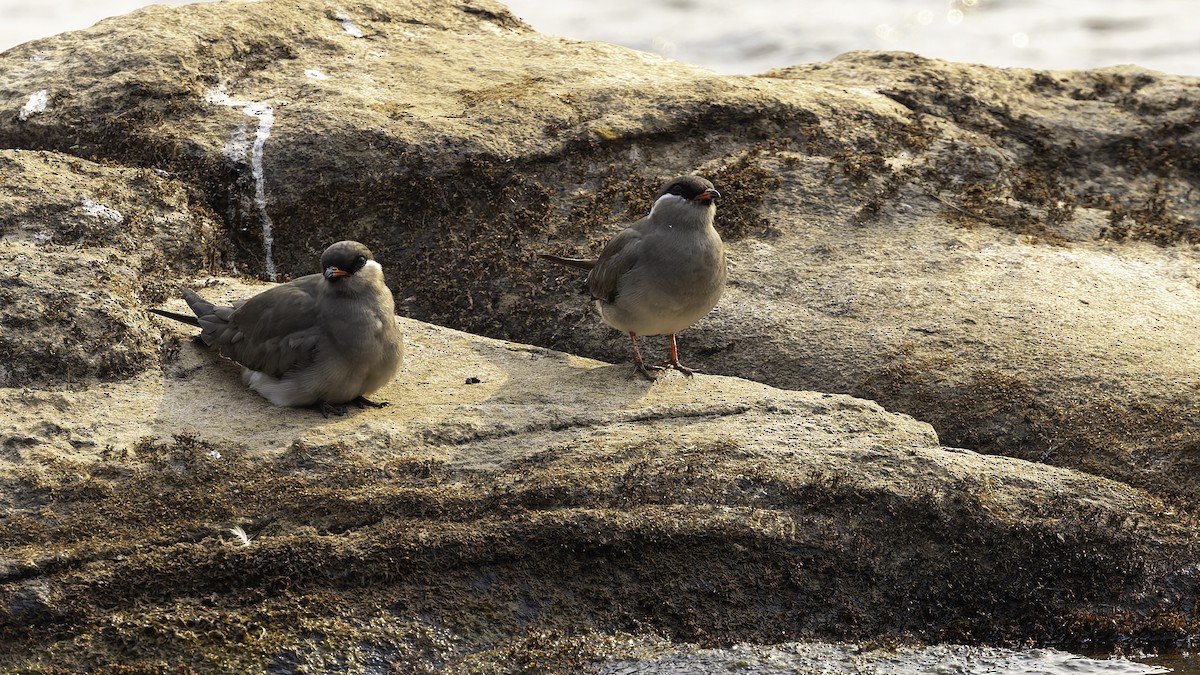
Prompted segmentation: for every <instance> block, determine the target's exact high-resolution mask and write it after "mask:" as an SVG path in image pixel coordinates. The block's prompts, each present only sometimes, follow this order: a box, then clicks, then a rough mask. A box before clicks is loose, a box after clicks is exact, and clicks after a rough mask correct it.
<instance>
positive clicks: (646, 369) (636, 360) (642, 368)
mask: <svg viewBox="0 0 1200 675" xmlns="http://www.w3.org/2000/svg"><path fill="white" fill-rule="evenodd" d="M629 341H630V342H632V343H633V365H635V366H637V371H638V372H639V373H641V374H642V377H644V378H646V379H647V380H650V381H651V382H653V381H655V380H657V379H658V378H657V377H655V376H654V375H651V374H650V371H651V370H662V366H647V365H646V364H645V363H644V362H643V361H642V352H640V351H638V346H637V335H636V334H634V333H633V332H630V333H629Z"/></svg>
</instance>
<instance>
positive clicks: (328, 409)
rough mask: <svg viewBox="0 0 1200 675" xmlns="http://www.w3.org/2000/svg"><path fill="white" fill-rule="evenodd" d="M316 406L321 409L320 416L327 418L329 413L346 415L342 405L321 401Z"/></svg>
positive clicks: (344, 407)
mask: <svg viewBox="0 0 1200 675" xmlns="http://www.w3.org/2000/svg"><path fill="white" fill-rule="evenodd" d="M316 408H317V410H320V411H321V417H325V418H328V417H329V416H330V415H336V416H337V417H344V416H345V415H346V406H344V405H330V404H328V403H325V402H324V401H322V402H321V403H317V404H316Z"/></svg>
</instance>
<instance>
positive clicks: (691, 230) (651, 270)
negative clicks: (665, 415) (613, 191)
mask: <svg viewBox="0 0 1200 675" xmlns="http://www.w3.org/2000/svg"><path fill="white" fill-rule="evenodd" d="M720 196H721V193H720V192H718V191H717V190H716V189H715V188H714V187H713V184H712V183H710V182H709V181H708V180H707V179H705V178H701V177H700V176H681V177H679V178H675V179H673V180H671V181H669V182H668V183H667V184H666V185H664V186H663V188H662V190H661V191H660V192H659V194H658V198H657V199H656V200H655V202H654V206H653V207H651V209H650V214H649V215H648V216H646V217H645V218H642V219H641V220H639V221H637V222H636V223H633V224H632V225H630V226H629V227H627V228H626V229H624V230H622V231H621V232H619V233H617V234H616V236H614V237H613V238H612V239H610V240H609V242H608V243H607V244H606V245H605V246H604V248H603V249H602V250H601V251H600V255H599V257H597V258H565V257H562V256H557V255H550V254H545V253H543V254H541V255H540V256H539V257H540V258H542V259H543V260H548V261H551V262H554V263H557V264H560V265H566V266H568V267H572V268H575V269H578V270H583V271H586V272H587V273H588V276H587V290H588V292H589V293H590V294H591V296H592V298H593V300H594V301H595V306H596V308H597V309H598V310H599V313H600V318H601V320H603V321H604V323H606V324H608V325H609V326H612V327H613V328H616V329H617V330H621V331H624V332H626V333H628V334H629V340H630V342H631V344H632V345H633V363H634V365H635V367H636V369H637V372H638V373H640V374H641V375H642V376H643V377H645V378H646V379H648V380H650V381H654V380H655V379H656V377H655V375H654V374H652V372H651V371H656V372H657V371H661V370H664V369H665V368H671V369H674V370H677V371H679V372H681V373H683V374H684V375H686V376H688V377H691V376H692V373H693V372H694V371H692V370H691V369H690V368H687V367H685V366H684V365H683V364H682V363H680V362H679V348H678V346H677V344H676V341H675V335H676V333H678V332H679V331H681V330H683V329H684V328H687V327H688V326H691V325H692V324H694V323H696V322H697V321H699V320H700V319H701V318H702V317H704V316H705V315H706V314H708V313H709V312H710V311H711V310H712V308H713V307H715V306H716V304H717V302H718V301H719V300H720V299H721V295H722V294H723V293H724V292H725V280H726V278H727V276H728V269H727V266H726V263H725V245H724V243H722V241H721V235H720V234H718V233H717V230H716V228H714V227H713V220H714V218H715V216H716V211H717V208H716V204H715V202H714V200H715V199H717V198H718V197H720ZM639 335H642V336H652V335H667V336H670V344H671V358H670V359H668V360H666V361H664V362H663V364H662V365H661V366H648V365H646V363H645V362H644V361H643V360H642V354H641V351H640V350H639V349H638V342H637V338H638V336H639Z"/></svg>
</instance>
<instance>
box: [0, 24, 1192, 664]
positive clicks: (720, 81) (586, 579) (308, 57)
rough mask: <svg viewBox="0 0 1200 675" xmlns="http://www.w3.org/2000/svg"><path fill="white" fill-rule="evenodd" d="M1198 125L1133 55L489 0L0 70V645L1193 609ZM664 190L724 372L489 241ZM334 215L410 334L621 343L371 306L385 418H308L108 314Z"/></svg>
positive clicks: (833, 630) (306, 647) (66, 43)
mask: <svg viewBox="0 0 1200 675" xmlns="http://www.w3.org/2000/svg"><path fill="white" fill-rule="evenodd" d="M43 92H44V93H43ZM1198 109H1200V82H1198V81H1197V80H1195V79H1191V78H1180V77H1171V76H1167V75H1163V74H1161V73H1153V72H1149V71H1143V70H1139V69H1137V68H1133V67H1126V68H1115V69H1107V70H1100V71H1089V72H1033V71H1026V70H1000V69H994V68H986V67H982V66H969V65H960V64H949V63H944V62H938V61H931V60H927V59H922V58H919V57H916V56H913V55H910V54H878V53H858V54H850V55H846V56H844V57H842V58H839V59H836V60H834V61H831V62H829V63H824V64H814V65H810V66H797V67H794V68H790V69H784V70H780V71H774V72H771V73H766V74H764V75H762V76H759V77H719V76H716V75H714V74H712V73H711V72H708V71H705V70H703V69H700V68H696V67H692V66H688V65H685V64H680V63H676V62H673V61H670V60H666V59H661V58H658V57H653V56H649V55H645V54H640V53H637V52H633V51H630V50H627V49H622V48H619V47H615V46H612V45H606V44H598V43H580V42H573V41H570V40H565V39H562V38H557V37H552V36H543V35H539V34H537V33H535V32H533V31H532V30H531V29H529V28H528V27H527V26H525V25H524V24H522V23H521V22H520V21H519V20H518V19H516V18H515V17H513V16H512V15H511V14H509V13H507V11H506V10H505V9H504V8H503V7H502V6H501V5H498V4H495V3H491V2H467V3H441V2H432V1H429V2H422V1H421V0H414V1H411V2H405V1H403V0H394V1H391V2H382V1H381V2H369V1H367V2H358V3H355V4H354V5H353V6H346V7H344V8H342V9H334V8H330V7H328V6H326V5H323V4H320V3H314V2H305V1H300V2H286V3H285V2H279V1H276V0H264V1H263V2H256V3H211V4H203V5H192V6H187V7H181V8H162V7H150V8H147V9H144V10H141V11H138V12H135V13H133V14H131V15H129V16H127V17H122V18H118V19H113V20H109V21H105V22H101V23H100V24H98V25H97V26H95V27H93V28H91V29H88V30H86V31H79V32H75V33H69V34H64V35H62V36H58V37H55V38H50V39H46V40H41V41H37V42H33V43H29V44H27V45H22V46H19V47H17V48H14V49H12V50H9V51H7V52H5V53H4V54H0V148H5V149H4V150H0V256H2V257H0V259H2V260H3V261H4V266H5V271H4V272H0V275H2V276H0V279H2V280H4V290H0V300H3V304H2V305H0V356H2V357H3V359H2V360H0V386H3V387H5V388H4V389H0V405H2V406H3V407H4V409H5V410H6V420H5V423H4V426H2V427H0V466H2V467H3V472H2V473H0V480H2V481H3V483H4V485H5V487H6V491H5V493H4V496H3V498H4V499H5V500H6V503H5V504H4V506H5V515H4V521H3V525H4V527H3V528H2V529H0V531H2V532H3V533H4V534H2V535H0V537H3V539H2V540H0V632H2V634H3V635H4V636H5V637H6V638H11V640H9V641H0V645H5V646H0V650H7V651H4V652H3V653H0V662H2V663H5V665H9V664H11V665H12V666H13V667H33V664H34V663H35V660H36V659H39V658H42V657H46V658H48V659H58V660H59V661H58V662H61V663H68V664H73V666H74V667H79V668H88V667H93V666H98V665H105V664H116V663H121V664H134V665H135V666H136V667H138V668H143V669H149V670H153V669H154V668H155V667H157V666H156V665H155V664H160V665H162V667H164V668H165V667H169V666H173V665H175V664H176V663H184V664H185V665H187V666H190V667H193V668H196V669H199V670H226V671H228V670H244V669H247V668H249V669H252V670H253V669H262V668H266V667H269V668H273V669H276V670H288V669H290V668H294V667H298V666H301V665H304V666H311V667H321V668H328V669H339V668H340V669H347V670H354V669H360V670H361V669H368V670H369V669H371V668H376V667H377V666H378V667H385V666H386V665H388V664H395V663H400V664H402V665H403V666H406V667H413V668H416V667H423V668H427V669H431V670H436V669H438V668H441V667H443V666H444V667H446V668H451V669H453V668H454V667H458V666H461V667H468V666H469V667H472V668H477V669H479V670H481V671H483V672H487V671H488V670H489V669H492V670H506V669H517V668H520V667H530V668H536V667H539V666H546V667H550V668H554V669H563V668H568V667H573V666H581V665H582V664H591V663H595V662H598V661H601V660H605V659H613V658H618V659H619V658H622V657H624V656H630V657H637V656H638V654H635V653H633V648H632V647H628V646H627V645H628V644H632V643H630V642H628V640H627V638H629V637H630V636H644V635H646V634H648V633H657V634H660V635H663V636H665V637H666V638H668V639H670V640H689V641H695V642H698V643H701V644H724V643H726V642H729V641H732V640H739V639H745V640H754V641H761V642H775V641H780V640H787V639H792V638H802V637H811V636H817V637H823V638H874V637H880V636H888V637H897V636H899V637H906V636H907V637H915V638H919V639H923V640H964V641H975V642H984V641H987V642H1001V641H1017V640H1023V639H1033V640H1038V641H1043V642H1055V641H1079V640H1085V639H1096V640H1101V641H1105V642H1114V641H1117V642H1119V641H1148V640H1164V639H1172V638H1180V637H1187V636H1191V635H1195V634H1196V633H1197V624H1196V617H1195V615H1194V612H1193V610H1192V608H1193V607H1194V601H1195V600H1196V584H1195V579H1194V577H1195V570H1196V569H1197V568H1196V562H1197V561H1196V553H1195V535H1194V534H1193V532H1194V531H1195V530H1194V527H1193V516H1194V514H1195V509H1196V508H1197V502H1196V500H1195V494H1197V492H1196V489H1197V487H1200V481H1198V480H1197V478H1198V473H1197V466H1196V461H1197V458H1196V448H1197V447H1198V444H1197V430H1196V424H1197V422H1196V420H1197V419H1200V410H1197V405H1196V404H1195V403H1194V400H1195V398H1196V397H1195V396H1194V394H1195V389H1196V386H1195V384H1194V382H1195V376H1194V373H1196V371H1197V366H1198V365H1200V364H1198V363H1197V357H1196V356H1195V350H1193V349H1190V348H1189V345H1190V344H1191V342H1192V340H1193V339H1194V336H1195V335H1196V334H1197V331H1198V329H1200V326H1198V325H1197V322H1198V321H1200V319H1197V318H1196V317H1198V316H1200V297H1198V295H1197V279H1196V274H1195V272H1194V270H1195V268H1196V265H1195V263H1196V258H1197V253H1196V249H1195V248H1194V247H1195V245H1196V243H1197V242H1196V239H1197V235H1196V233H1197V229H1196V222H1197V212H1198V208H1197V206H1196V204H1197V202H1196V201H1195V200H1194V199H1192V198H1191V196H1192V194H1193V192H1192V191H1193V190H1194V189H1195V188H1196V183H1197V181H1198V180H1200V165H1198V164H1197V159H1196V158H1197V157H1200V153H1198V152H1197V151H1198V150H1200V147H1198V146H1200V132H1198V131H1197V121H1198V119H1200V117H1198V113H1197V110H1198ZM686 172H696V173H701V174H703V175H705V176H707V177H708V178H710V179H711V180H713V182H714V183H715V184H716V185H717V187H718V188H719V189H720V190H721V191H722V194H723V195H724V197H723V198H722V199H721V201H720V203H719V206H718V226H719V228H720V229H721V231H722V233H723V236H725V238H726V240H727V242H728V243H729V255H730V258H731V265H732V270H731V285H730V289H729V291H728V293H727V295H726V297H725V299H724V300H723V301H722V303H721V305H720V306H718V308H717V310H716V311H714V312H713V314H711V315H710V316H709V317H708V318H706V319H705V320H703V321H702V322H701V323H700V324H698V325H697V326H696V327H694V328H693V329H690V330H688V331H685V332H684V333H683V334H682V335H681V347H682V350H683V356H684V359H685V362H688V363H689V364H690V365H693V366H697V367H700V368H702V369H704V370H705V371H708V372H710V373H717V374H722V375H732V376H738V377H741V378H747V379H750V380H757V381H761V382H764V383H766V384H765V385H760V384H753V383H750V382H745V381H742V380H736V379H731V378H724V377H712V376H704V377H700V378H697V379H695V380H684V379H682V378H678V377H669V378H666V379H664V381H663V382H660V383H658V384H656V385H653V386H650V385H647V384H645V383H643V382H640V381H638V380H636V379H634V378H633V377H632V375H631V368H630V367H629V366H628V365H627V361H628V354H627V352H626V342H625V340H624V339H622V337H621V336H620V335H619V334H617V333H616V332H615V331H612V330H611V329H608V328H606V327H604V326H603V325H601V324H600V323H599V321H598V320H597V319H596V317H594V316H592V315H591V314H589V312H588V310H587V306H586V298H584V297H583V296H582V295H580V293H579V287H580V285H581V284H580V280H579V278H578V277H572V276H570V275H569V274H563V273H561V271H560V270H558V269H553V268H549V267H546V266H543V265H539V264H538V263H537V262H535V260H534V258H535V254H536V253H538V252H549V251H553V252H560V253H561V252H568V253H571V252H578V253H585V252H588V251H594V250H596V249H597V248H598V246H599V245H600V243H601V242H603V241H604V240H605V239H607V238H608V237H609V236H611V234H612V233H613V232H614V231H615V229H616V227H617V226H618V224H619V223H621V222H623V221H628V220H633V219H635V218H637V217H640V216H641V215H643V214H644V213H645V212H646V211H647V210H648V208H649V205H650V202H651V199H652V198H653V196H654V193H655V190H656V188H657V187H658V185H659V184H660V183H661V182H662V181H663V180H664V179H666V178H669V177H671V176H673V175H677V174H681V173H686ZM113 213H120V214H121V221H120V222H118V221H117V220H116V218H114V217H113V216H112V214H113ZM268 226H269V231H270V233H271V237H270V238H269V239H268V238H267V237H266V233H267V231H268V230H267V228H268ZM341 238H355V239H360V240H362V241H364V242H367V243H368V244H369V245H370V246H371V248H372V249H373V250H374V251H375V253H376V255H377V257H378V258H379V259H380V260H381V262H382V263H383V264H384V266H385V269H386V270H387V272H388V274H389V279H390V280H391V282H392V283H393V285H394V290H396V291H397V298H400V299H401V302H400V310H401V313H402V314H404V315H406V316H408V317H410V318H411V319H417V320H421V321H431V322H434V323H441V324H445V325H449V326H452V327H455V328H459V329H464V330H468V331H472V332H475V333H482V334H485V335H488V336H491V337H493V338H505V339H514V340H518V341H520V342H529V343H536V344H540V345H543V346H545V347H554V348H558V349H562V350H566V351H571V352H573V353H578V354H582V355H584V356H589V357H599V358H603V359H605V360H608V361H613V362H617V363H618V364H620V365H616V366H610V367H605V366H602V365H601V364H599V363H597V362H593V361H589V360H587V359H584V358H580V357H574V356H567V355H565V354H563V353H560V352H552V351H546V350H543V349H541V348H538V347H527V346H521V345H518V344H515V343H513V342H503V341H499V342H498V341H493V340H488V339H485V338H478V337H469V336H466V335H463V334H460V333H456V332H453V331H449V330H444V329H436V328H433V327H431V326H429V325H427V324H424V323H420V322H419V321H413V320H407V319H406V320H404V326H405V329H406V331H407V332H408V334H409V343H410V344H409V347H410V353H412V358H411V360H410V365H409V367H408V368H407V369H406V371H405V372H404V373H403V374H402V375H401V377H400V378H398V379H397V381H396V382H395V383H394V384H393V385H392V387H391V389H389V390H388V391H387V392H385V396H386V397H387V398H390V399H391V400H392V402H393V407H392V408H390V409H386V410H383V411H369V412H361V413H360V412H357V411H356V412H355V413H353V414H351V415H350V416H348V417H346V418H341V419H323V418H320V417H319V416H315V415H314V414H313V413H312V412H311V411H280V410H276V409H272V408H270V407H269V406H267V405H266V404H265V403H264V402H263V401H262V400H261V399H259V398H258V397H256V396H255V395H253V394H252V393H249V392H246V391H244V390H242V389H241V388H240V386H239V385H238V384H237V378H236V369H234V368H231V367H228V364H223V363H222V362H219V361H214V360H213V359H212V358H211V357H210V356H208V355H205V354H200V353H197V352H196V351H195V350H194V349H193V347H191V346H189V345H180V344H179V340H178V339H177V338H175V337H172V336H173V335H178V333H176V332H175V329H174V328H167V327H165V326H163V324H162V323H161V322H159V321H158V320H157V319H151V318H149V317H148V316H147V315H145V314H144V313H143V312H142V311H141V309H142V308H144V307H145V306H146V305H148V304H153V303H158V302H160V301H162V300H163V299H164V298H166V297H173V296H174V295H175V294H174V289H173V287H174V286H175V285H177V284H179V283H188V284H190V285H207V286H209V288H207V289H206V292H207V293H210V294H213V295H214V296H215V295H219V294H220V293H227V294H228V295H229V297H241V296H243V295H245V294H247V293H250V292H252V290H253V289H252V288H250V287H246V286H230V285H229V284H230V283H233V282H231V281H226V280H220V279H210V280H206V279H204V278H198V277H196V276H194V275H195V274H196V273H198V272H200V271H206V272H209V273H219V274H227V273H241V274H247V273H248V274H250V275H251V276H259V277H264V276H266V275H267V270H268V267H267V262H268V251H270V258H269V260H270V262H272V263H273V264H274V265H276V266H277V268H278V270H279V272H280V275H281V276H283V277H288V276H294V275H299V274H305V273H308V272H310V271H312V266H313V260H315V259H316V257H317V256H318V255H319V253H320V251H321V250H322V249H323V248H324V247H325V246H326V245H327V244H328V243H329V242H330V241H333V240H336V239H341ZM268 244H269V246H268ZM648 342H649V343H650V351H651V352H657V351H658V350H659V349H661V348H662V345H661V343H660V342H658V341H656V340H653V339H651V340H649V341H648ZM160 360H161V363H162V368H161V369H160V368H157V367H154V365H155V364H157V363H158V362H160ZM476 379H477V380H479V382H478V383H476V384H469V382H473V381H474V380H476ZM465 383H466V384H465ZM767 385H773V386H775V387H782V388H784V389H792V390H797V391H784V390H782V389H776V388H772V387H771V386H767ZM800 390H813V391H818V392H827V393H811V392H805V391H800ZM844 394H853V395H857V396H859V397H862V398H870V399H874V400H876V401H879V402H880V404H881V405H882V406H883V408H886V409H887V410H892V411H900V412H906V413H909V414H911V415H913V416H914V417H915V418H916V419H918V420H922V422H917V421H914V420H913V419H912V418H909V417H905V416H903V415H896V414H892V413H887V412H884V410H883V408H880V407H879V406H877V405H875V404H873V403H868V402H865V401H862V400H859V399H854V398H850V397H849V396H845V395H844ZM925 422H928V423H931V424H932V429H931V428H930V427H928V426H926V424H925ZM934 430H936V431H937V433H938V434H939V435H940V441H939V440H938V436H935V435H934V433H933V432H934ZM956 446H962V447H967V448H970V449H971V450H979V451H982V452H985V453H990V454H983V455H981V454H976V453H975V452H971V451H963V450H953V449H951V448H952V447H956ZM235 525H237V526H240V527H242V528H243V530H244V531H245V533H246V535H247V536H248V537H251V538H252V539H250V540H249V542H250V543H249V545H248V546H245V545H242V544H240V543H238V540H237V538H236V537H235V536H234V535H233V534H231V533H230V532H229V531H228V528H231V527H234V526H235ZM3 608H7V609H3ZM8 645H11V646H8ZM623 645H626V646H623ZM184 654H186V655H188V656H181V655H184ZM381 664H383V665H382V666H381ZM69 667H70V666H69ZM376 669H377V668H376Z"/></svg>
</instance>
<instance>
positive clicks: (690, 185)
mask: <svg viewBox="0 0 1200 675" xmlns="http://www.w3.org/2000/svg"><path fill="white" fill-rule="evenodd" d="M712 186H713V184H712V183H710V182H708V180H707V179H704V178H701V177H700V176H681V177H679V178H676V179H674V180H672V181H671V182H669V183H667V184H666V185H664V186H663V189H662V192H659V193H658V196H659V197H661V196H663V195H668V194H669V195H679V196H680V197H683V198H684V199H688V200H691V199H695V198H696V195H698V194H700V193H701V192H704V191H705V190H708V189H710V188H712Z"/></svg>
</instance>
